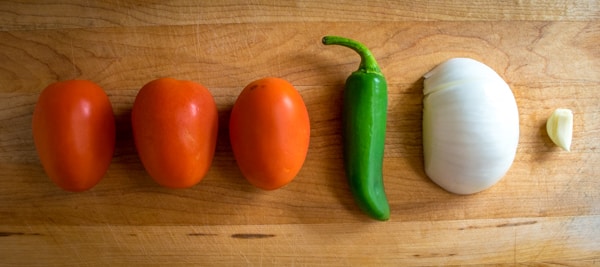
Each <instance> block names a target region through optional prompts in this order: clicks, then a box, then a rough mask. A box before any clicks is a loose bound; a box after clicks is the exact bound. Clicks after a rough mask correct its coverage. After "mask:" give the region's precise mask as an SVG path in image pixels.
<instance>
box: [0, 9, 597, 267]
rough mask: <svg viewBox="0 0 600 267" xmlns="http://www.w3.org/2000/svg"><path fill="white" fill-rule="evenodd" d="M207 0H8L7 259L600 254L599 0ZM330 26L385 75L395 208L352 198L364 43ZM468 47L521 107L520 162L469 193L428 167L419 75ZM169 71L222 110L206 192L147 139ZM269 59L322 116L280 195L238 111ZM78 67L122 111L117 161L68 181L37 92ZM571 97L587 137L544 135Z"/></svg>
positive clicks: (2, 91)
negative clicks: (351, 162) (347, 92)
mask: <svg viewBox="0 0 600 267" xmlns="http://www.w3.org/2000/svg"><path fill="white" fill-rule="evenodd" d="M205 2H206V3H204V2H196V1H191V0H179V1H167V2H165V3H162V1H156V2H150V3H145V2H124V1H98V2H95V1H86V2H80V1H70V0H59V1H54V3H33V2H29V1H4V2H1V3H0V265H3V266H14V265H43V266H48V265H77V266H79V265H126V266H129V265H159V266H165V265H167V266H171V265H201V266H206V265H219V266H262V265H267V266H293V265H306V266H351V265H355V266H381V265H384V266H386V265H389V266H407V265H464V264H477V265H481V264H506V265H517V264H518V265H538V264H549V265H574V266H587V265H598V264H600V167H599V166H600V151H599V143H600V97H599V94H598V92H599V89H600V45H599V43H600V4H599V3H598V2H597V1H577V2H564V1H561V2H558V3H554V2H552V1H534V2H528V1H513V2H506V3H496V1H489V0H469V1H458V2H456V1H454V2H452V1H448V2H441V3H428V2H424V3H420V2H413V1H396V2H394V1H368V2H367V1H330V3H325V2H326V1H275V2H273V1H261V0H259V1H251V2H247V3H244V2H243V1H222V2H219V3H208V2H209V1H205ZM324 35H341V36H346V37H350V38H353V39H356V40H359V41H361V42H363V43H364V44H365V45H367V46H368V47H370V48H371V50H372V52H373V53H374V55H375V57H376V58H377V60H378V62H379V64H380V66H381V68H382V70H383V73H384V74H385V76H386V77H387V79H388V83H389V97H390V98H389V108H388V130H387V137H386V150H385V160H384V175H385V178H384V183H385V188H386V191H387V194H388V198H389V201H390V206H391V209H392V215H391V219H390V221H387V222H376V221H372V220H370V219H368V218H367V217H366V216H365V215H364V214H363V213H361V212H360V211H359V210H358V208H357V206H356V205H355V203H354V201H353V199H352V196H351V195H350V192H349V188H348V185H347V183H346V180H345V177H344V172H343V165H342V164H343V162H342V155H341V151H342V147H341V131H340V107H341V96H342V90H343V83H344V80H345V79H346V77H347V76H348V75H349V74H350V73H351V72H352V71H354V70H355V69H356V68H357V66H358V62H359V58H358V56H356V55H355V54H354V53H353V52H352V51H349V50H347V49H343V48H339V47H325V46H323V45H322V44H321V43H320V41H321V38H322V37H323V36H324ZM452 57H471V58H474V59H477V60H479V61H481V62H484V63H485V64H487V65H489V66H490V67H492V68H493V69H494V70H496V71H497V72H498V73H499V74H500V75H501V76H502V77H503V78H504V79H505V80H506V81H507V83H508V84H509V85H510V87H511V89H512V90H513V93H514V94H515V97H516V100H517V104H518V107H519V114H520V141H519V147H518V151H517V155H516V159H515V161H514V164H513V165H512V168H511V169H510V171H509V172H508V174H507V175H506V176H505V177H504V178H503V179H502V180H501V181H500V182H499V183H498V184H497V185H495V186H494V187H492V188H491V189H489V190H486V191H484V192H481V193H479V194H475V195H470V196H458V195H454V194H451V193H448V192H446V191H444V190H442V189H441V188H440V187H438V186H436V185H435V184H434V183H432V182H431V181H430V180H429V179H428V178H427V176H426V175H425V173H424V170H423V153H422V139H421V135H422V131H421V120H422V89H423V85H422V82H423V79H422V78H421V77H422V75H423V74H424V73H426V72H427V71H429V70H430V69H432V68H433V67H434V66H436V65H437V64H439V63H441V62H443V61H444V60H446V59H449V58H452ZM167 76H169V77H174V78H177V79H187V80H193V81H196V82H199V83H201V84H203V85H205V86H206V87H208V88H209V89H210V91H211V92H212V94H213V95H214V97H215V100H216V102H217V105H218V109H219V120H220V122H219V123H220V127H219V131H220V132H219V136H218V144H217V150H216V155H215V159H214V162H213V165H212V167H211V169H210V172H209V174H208V175H207V176H206V177H205V179H204V180H203V181H202V182H201V183H200V184H198V185H197V186H194V187H192V188H190V189H181V190H174V189H166V188H162V187H160V186H158V185H157V184H156V183H155V182H154V181H153V180H152V179H151V178H150V177H149V176H148V175H147V174H146V172H145V171H144V168H143V166H142V165H141V163H140V161H139V159H138V157H137V154H136V151H135V148H134V146H133V141H132V134H131V126H130V111H131V106H132V103H133V100H134V98H135V95H136V93H137V91H138V90H139V89H140V88H141V87H142V86H143V85H144V84H145V83H147V82H149V81H151V80H153V79H156V78H159V77H167ZM267 76H276V77H281V78H284V79H286V80H288V81H290V82H291V83H292V84H294V86H295V87H296V89H297V90H298V91H299V92H300V93H301V95H302V97H303V98H304V101H305V102H306V105H307V108H308V111H309V116H310V120H311V127H312V129H311V143H310V148H309V152H308V156H307V159H306V163H305V165H304V167H303V169H302V170H301V172H300V173H299V175H298V176H297V177H296V179H295V180H294V181H293V182H292V183H291V184H289V185H288V186H286V187H284V188H282V189H279V190H276V191H270V192H267V191H261V190H259V189H256V188H254V187H252V186H251V185H250V184H249V183H248V182H246V181H245V180H244V178H243V177H242V176H241V174H240V171H239V169H238V168H237V165H236V162H235V160H234V158H233V155H232V152H231V146H230V143H229V140H228V127H227V125H228V119H229V112H230V110H231V107H232V105H233V103H234V101H235V99H236V97H237V96H238V94H239V93H240V91H241V90H242V88H243V87H244V86H245V85H246V84H248V83H250V82H251V81H253V80H256V79H258V78H262V77H267ZM67 79H89V80H92V81H94V82H96V83H98V84H99V85H100V86H102V87H103V88H104V89H105V90H106V92H107V93H108V95H109V98H110V100H111V102H112V105H113V108H114V112H115V116H116V121H117V144H116V152H115V155H114V158H113V161H112V164H111V166H110V169H109V170H108V173H107V174H106V176H105V177H104V179H103V180H102V181H101V182H100V183H99V184H98V185H97V186H96V187H94V188H93V189H92V190H89V191H87V192H84V193H68V192H65V191H62V190H60V189H59V188H57V187H56V186H55V185H54V184H52V182H50V180H49V179H48V178H47V176H46V175H45V173H44V171H43V169H42V167H41V165H40V162H39V159H38V157H37V154H36V151H35V148H34V145H33V141H32V134H31V118H32V112H33V108H34V105H35V103H36V101H37V97H38V96H39V93H40V92H41V90H42V89H43V88H44V87H46V86H47V85H48V84H50V83H52V82H55V81H59V80H67ZM555 108H569V109H571V110H573V112H574V119H575V121H574V135H573V138H574V139H573V145H572V151H571V152H565V151H562V150H561V149H560V148H558V147H556V146H554V145H553V144H552V142H551V141H550V139H549V138H548V136H547V134H546V133H545V121H546V119H547V118H548V116H549V115H550V113H551V112H552V111H553V110H554V109H555Z"/></svg>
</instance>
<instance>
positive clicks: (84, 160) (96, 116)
mask: <svg viewBox="0 0 600 267" xmlns="http://www.w3.org/2000/svg"><path fill="white" fill-rule="evenodd" d="M32 131H33V140H34V143H35V147H36V149H37V152H38V155H39V157H40V161H41V163H42V166H43V167H44V170H45V171H46V174H47V175H48V176H49V177H50V179H51V180H52V181H53V182H54V183H55V184H56V185H58V186H59V187H61V188H63V189H65V190H68V191H73V192H79V191H85V190H87V189H90V188H92V187H93V186H94V185H96V184H97V183H98V182H99V181H100V179H102V177H103V176H104V174H105V173H106V171H107V170H108V167H109V165H110V161H111V159H112V155H113V153H114V149H115V117H114V114H113V110H112V106H111V104H110V101H109V100H108V96H106V93H104V91H103V90H102V88H100V86H98V85H96V84H94V83H92V82H90V81H84V80H71V81H63V82H57V83H54V84H51V85H49V86H48V87H46V89H44V90H43V91H42V93H41V94H40V96H39V99H38V102H37V104H36V105H35V109H34V111H33V125H32Z"/></svg>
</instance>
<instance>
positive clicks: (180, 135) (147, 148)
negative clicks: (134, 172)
mask: <svg viewBox="0 0 600 267" xmlns="http://www.w3.org/2000/svg"><path fill="white" fill-rule="evenodd" d="M131 122H132V128H133V138H134V141H135V146H136V148H137V151H138V155H139V157H140V160H141V161H142V164H143V165H144V167H145V169H146V171H147V172H148V174H150V176H151V177H152V178H153V179H154V180H155V181H156V182H157V183H158V184H160V185H162V186H165V187H170V188H187V187H191V186H193V185H195V184H197V183H198V182H200V181H201V180H202V178H204V176H205V175H206V173H207V172H208V170H209V168H210V165H211V163H212V160H213V157H214V153H215V147H216V141H217V131H218V113H217V106H216V104H215V101H214V99H213V96H212V95H211V93H210V92H209V91H208V89H206V88H205V87H204V86H202V85H200V84H198V83H195V82H191V81H182V80H176V79H172V78H160V79H157V80H154V81H151V82H149V83H148V84H146V85H144V87H143V88H142V89H140V91H139V92H138V94H137V96H136V98H135V102H134V104H133V110H132V112H131Z"/></svg>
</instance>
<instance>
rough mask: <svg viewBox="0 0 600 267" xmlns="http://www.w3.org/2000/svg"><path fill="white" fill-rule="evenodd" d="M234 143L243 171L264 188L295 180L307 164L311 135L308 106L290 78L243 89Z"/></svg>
mask: <svg viewBox="0 0 600 267" xmlns="http://www.w3.org/2000/svg"><path fill="white" fill-rule="evenodd" d="M229 136H230V139H231V147H232V149H233V154H234V156H235V159H236V161H237V164H238V166H239V167H240V170H241V171H242V174H243V175H244V177H246V179H247V180H248V181H249V182H250V183H251V184H253V185H254V186H256V187H258V188H262V189H264V190H273V189H277V188H280V187H282V186H284V185H286V184H288V183H290V182H291V181H292V180H293V179H294V177H296V175H297V174H298V172H299V171H300V168H302V165H303V164H304V160H305V159H306V153H307V152H308V144H309V139H310V123H309V119H308V111H307V110H306V106H305V105H304V101H303V100H302V97H301V96H300V94H299V93H298V91H296V89H295V88H294V87H293V86H292V85H291V84H290V83H289V82H287V81H285V80H283V79H279V78H264V79H261V80H257V81H254V82H252V83H250V84H249V85H248V86H246V88H244V90H243V91H242V92H241V94H240V96H239V97H238V99H237V100H236V102H235V104H234V106H233V109H232V111H231V117H230V120H229Z"/></svg>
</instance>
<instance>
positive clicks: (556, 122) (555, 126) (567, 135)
mask: <svg viewBox="0 0 600 267" xmlns="http://www.w3.org/2000/svg"><path fill="white" fill-rule="evenodd" d="M546 132H548V136H549V137H550V139H551V140H552V142H554V144H556V145H557V146H559V147H561V148H562V149H564V150H566V151H571V140H572V139H573V111H571V110H570V109H566V108H558V109H556V110H554V112H552V115H550V117H549V118H548V121H546Z"/></svg>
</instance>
